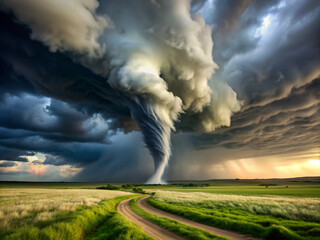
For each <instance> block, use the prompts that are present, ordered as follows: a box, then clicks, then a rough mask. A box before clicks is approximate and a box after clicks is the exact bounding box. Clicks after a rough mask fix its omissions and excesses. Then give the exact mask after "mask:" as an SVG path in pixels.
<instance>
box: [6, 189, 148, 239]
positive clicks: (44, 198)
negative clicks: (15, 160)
mask: <svg viewBox="0 0 320 240" xmlns="http://www.w3.org/2000/svg"><path fill="white" fill-rule="evenodd" d="M131 196H132V195H129V194H128V193H126V192H121V191H107V190H85V189H59V190H55V189H49V190H48V189H38V188H36V189H1V190H0V214H1V215H0V239H30V240H31V239H32V240H36V239H84V238H89V237H90V238H92V239H95V240H97V239H150V238H149V237H148V236H147V235H146V234H144V233H143V232H142V231H141V230H140V229H139V228H138V227H137V226H135V225H134V224H132V223H131V222H130V221H128V220H127V219H126V218H125V217H123V216H122V215H120V214H119V213H117V211H116V205H117V204H118V203H119V202H120V201H122V200H124V199H127V198H129V197H131ZM100 226H101V229H100V228H99V227H100ZM107 230H108V231H107ZM106 233H108V234H106ZM128 237H131V238H128Z"/></svg>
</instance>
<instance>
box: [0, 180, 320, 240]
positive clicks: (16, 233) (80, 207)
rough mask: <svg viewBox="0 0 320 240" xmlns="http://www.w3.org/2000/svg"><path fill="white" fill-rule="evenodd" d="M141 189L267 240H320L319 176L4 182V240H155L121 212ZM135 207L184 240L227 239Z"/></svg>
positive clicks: (156, 201)
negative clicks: (165, 181) (122, 205)
mask: <svg viewBox="0 0 320 240" xmlns="http://www.w3.org/2000/svg"><path fill="white" fill-rule="evenodd" d="M266 185H267V187H266ZM128 186H130V187H128ZM97 188H100V189H97ZM106 188H112V189H117V190H105V189H106ZM141 188H142V189H143V190H145V191H146V192H156V194H155V195H154V196H153V197H152V198H150V199H149V203H150V204H151V205H153V206H155V207H157V208H159V209H162V210H165V211H167V212H171V213H174V214H177V215H180V216H183V217H185V218H188V219H191V220H194V221H197V222H201V223H204V224H208V225H212V226H215V227H218V228H222V229H227V230H233V231H236V232H239V233H243V234H248V235H251V236H255V237H258V238H261V239H281V240H282V239H306V240H315V239H319V236H320V214H319V213H320V184H319V178H316V179H315V180H314V179H313V180H312V181H309V179H302V180H300V181H297V180H296V179H289V180H212V181H194V182H173V183H171V184H168V185H143V184H133V185H132V184H122V183H121V184H120V183H119V184H117V183H111V184H110V185H108V184H107V183H62V182H61V183H32V182H0V239H6V240H11V239H26V240H27V239H32V240H37V239H75V240H76V239H91V240H100V239H120V240H122V239H123V240H124V239H152V238H151V237H149V236H148V235H146V234H145V233H144V232H143V231H142V230H141V228H140V227H138V226H137V225H135V224H134V223H132V222H131V221H129V220H128V219H127V218H126V217H125V216H123V215H122V214H120V213H118V212H117V209H116V206H117V204H118V203H119V202H121V201H123V200H125V199H128V198H131V197H132V196H141V195H137V194H134V193H133V192H132V191H133V189H141ZM131 207H132V208H133V209H134V211H136V212H137V213H138V214H139V215H141V216H142V217H144V218H146V219H149V220H150V221H152V222H154V223H156V224H158V225H160V226H162V227H163V228H166V229H168V230H170V231H173V232H175V233H176V234H178V235H181V236H183V237H185V238H186V239H197V240H201V239H223V238H222V237H219V236H215V235H213V234H210V233H208V232H205V231H203V230H200V229H196V228H193V227H190V226H186V225H184V224H182V223H179V222H176V221H174V220H170V219H167V218H163V217H159V216H156V215H153V214H150V213H147V212H145V211H144V210H142V209H140V208H139V207H138V206H137V199H135V200H134V201H131Z"/></svg>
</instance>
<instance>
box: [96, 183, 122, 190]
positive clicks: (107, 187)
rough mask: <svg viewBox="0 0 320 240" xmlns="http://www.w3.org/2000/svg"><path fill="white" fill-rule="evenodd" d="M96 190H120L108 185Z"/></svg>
mask: <svg viewBox="0 0 320 240" xmlns="http://www.w3.org/2000/svg"><path fill="white" fill-rule="evenodd" d="M97 189H105V190H119V189H120V188H119V187H117V186H114V185H110V184H108V185H107V186H101V187H97Z"/></svg>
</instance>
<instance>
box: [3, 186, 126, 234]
mask: <svg viewBox="0 0 320 240" xmlns="http://www.w3.org/2000/svg"><path fill="white" fill-rule="evenodd" d="M128 194H129V193H125V192H120V191H101V190H93V189H92V190H90V189H59V190H56V189H1V190H0V230H3V229H12V228H15V227H19V226H24V225H26V224H27V225H32V224H36V223H39V224H41V223H43V222H45V221H50V220H51V219H56V218H61V217H64V216H66V215H68V212H71V211H75V210H76V208H77V207H80V206H93V205H96V204H97V203H99V202H100V201H102V200H104V199H111V198H115V197H118V196H123V195H128Z"/></svg>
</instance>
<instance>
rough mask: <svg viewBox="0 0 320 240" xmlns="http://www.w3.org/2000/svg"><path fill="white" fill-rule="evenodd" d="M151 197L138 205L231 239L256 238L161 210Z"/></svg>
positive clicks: (156, 213)
mask: <svg viewBox="0 0 320 240" xmlns="http://www.w3.org/2000/svg"><path fill="white" fill-rule="evenodd" d="M150 197H151V195H149V196H147V197H144V198H141V199H140V200H139V201H138V206H139V207H140V208H142V209H143V210H144V211H146V212H149V213H151V214H154V215H158V216H161V217H166V218H170V219H173V220H175V221H178V222H181V223H183V224H186V225H189V226H192V227H196V228H200V229H203V230H205V231H207V232H210V233H213V234H215V235H219V236H223V237H227V238H230V239H233V240H253V239H255V238H252V237H249V236H245V235H242V234H239V233H235V232H231V231H228V230H223V229H219V228H215V227H211V226H208V225H205V224H202V223H198V222H194V221H191V220H189V219H186V218H183V217H179V216H177V215H174V214H171V213H168V212H165V211H162V210H159V209H157V208H155V207H153V206H151V205H150V204H149V203H148V202H147V200H148V198H150Z"/></svg>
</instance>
